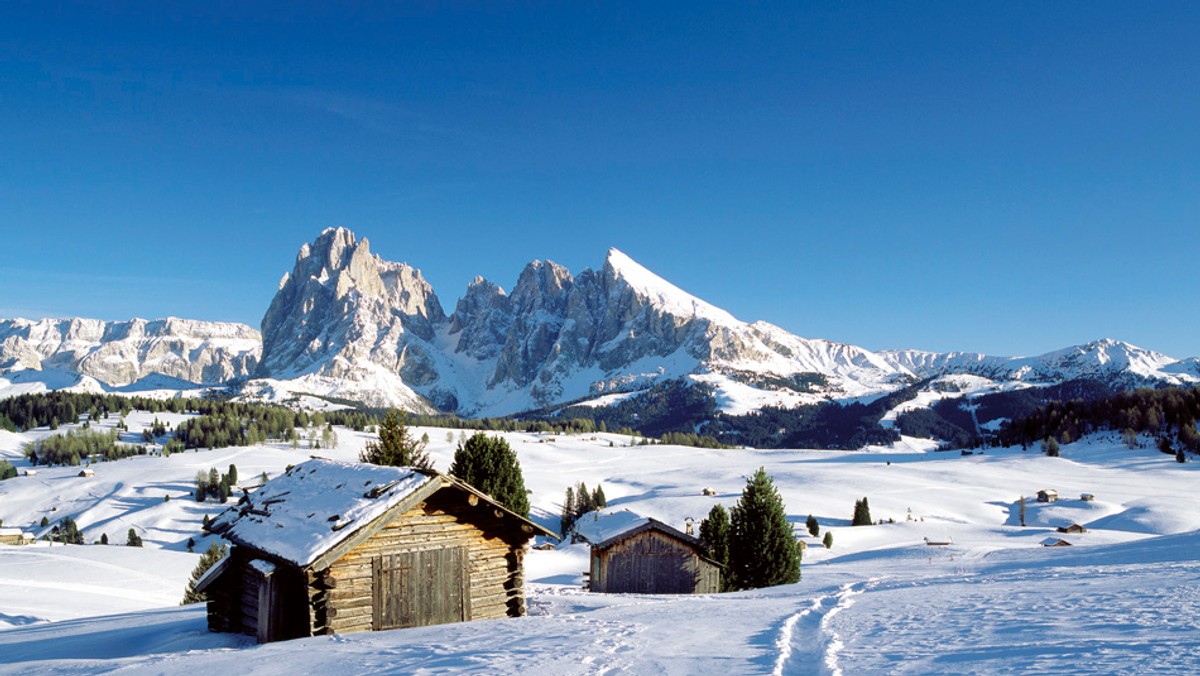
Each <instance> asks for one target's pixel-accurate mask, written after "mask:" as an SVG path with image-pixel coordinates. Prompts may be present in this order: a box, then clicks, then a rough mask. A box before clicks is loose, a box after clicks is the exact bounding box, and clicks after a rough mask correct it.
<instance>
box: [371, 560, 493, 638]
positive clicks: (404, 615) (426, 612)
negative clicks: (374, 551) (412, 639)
mask: <svg viewBox="0 0 1200 676" xmlns="http://www.w3.org/2000/svg"><path fill="white" fill-rule="evenodd" d="M372 573H373V575H372V577H373V585H372V599H371V607H372V614H373V622H372V626H373V628H374V629H376V630H379V629H399V628H402V627H423V626H426V625H430V624H445V623H447V622H461V621H463V620H466V619H469V618H470V616H471V597H470V573H469V572H468V570H467V553H466V548H464V547H446V548H443V549H427V550H423V551H417V552H397V553H395V554H384V555H383V556H380V557H377V558H376V559H375V560H374V561H373V570H372Z"/></svg>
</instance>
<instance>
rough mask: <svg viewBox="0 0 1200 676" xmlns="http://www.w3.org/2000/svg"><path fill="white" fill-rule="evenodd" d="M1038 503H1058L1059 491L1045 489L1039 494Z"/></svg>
mask: <svg viewBox="0 0 1200 676" xmlns="http://www.w3.org/2000/svg"><path fill="white" fill-rule="evenodd" d="M1037 501H1038V502H1058V491H1056V490H1054V489H1053V488H1043V489H1042V490H1040V491H1038V492H1037Z"/></svg>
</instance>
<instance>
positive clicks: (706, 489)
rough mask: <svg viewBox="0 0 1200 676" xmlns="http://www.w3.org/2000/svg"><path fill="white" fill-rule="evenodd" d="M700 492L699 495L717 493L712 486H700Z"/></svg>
mask: <svg viewBox="0 0 1200 676" xmlns="http://www.w3.org/2000/svg"><path fill="white" fill-rule="evenodd" d="M700 494H701V495H707V496H712V495H716V494H717V491H716V490H714V489H712V488H708V487H705V488H701V489H700Z"/></svg>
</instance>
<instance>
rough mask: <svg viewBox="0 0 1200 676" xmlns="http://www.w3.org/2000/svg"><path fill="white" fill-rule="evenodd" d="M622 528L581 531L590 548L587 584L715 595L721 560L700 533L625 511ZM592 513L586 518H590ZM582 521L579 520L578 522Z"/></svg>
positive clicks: (610, 588) (611, 589) (615, 591)
mask: <svg viewBox="0 0 1200 676" xmlns="http://www.w3.org/2000/svg"><path fill="white" fill-rule="evenodd" d="M624 514H625V515H629V516H631V517H632V518H629V519H625V520H624V523H623V524H621V525H624V526H625V527H624V528H620V529H619V530H616V531H615V532H614V531H613V530H612V529H610V530H608V531H607V532H605V531H604V530H603V529H593V530H592V532H591V533H588V532H587V531H586V530H584V532H583V537H584V539H586V540H588V542H589V543H590V544H591V547H592V556H591V570H590V571H589V578H590V581H589V589H590V590H591V591H594V592H604V593H610V594H620V593H634V594H713V593H716V592H719V591H721V565H720V564H718V563H717V562H715V561H713V560H711V559H709V558H708V557H707V556H706V553H707V552H706V551H705V549H704V546H703V545H702V544H701V542H700V541H699V540H697V539H696V538H694V537H692V536H690V535H687V534H685V533H682V532H680V531H678V530H676V529H674V528H672V527H670V526H668V525H667V524H665V523H663V522H661V521H658V520H656V519H651V518H648V517H641V516H636V515H633V514H632V513H631V512H625V513H624ZM587 518H588V517H586V516H585V517H584V519H587ZM577 525H578V524H577ZM585 526H586V524H585Z"/></svg>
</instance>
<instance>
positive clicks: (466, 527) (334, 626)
mask: <svg viewBox="0 0 1200 676" xmlns="http://www.w3.org/2000/svg"><path fill="white" fill-rule="evenodd" d="M209 530H210V531H211V532H214V533H217V534H220V535H221V536H222V537H224V538H225V539H227V540H229V541H230V542H231V543H233V547H232V548H231V550H230V553H229V555H228V556H226V557H225V558H224V559H223V560H222V561H221V562H220V563H218V564H217V565H215V566H213V568H211V569H210V570H209V572H208V573H207V574H206V575H205V576H204V578H203V579H201V580H200V582H199V583H198V585H197V587H198V589H200V590H201V591H205V592H206V593H207V594H208V598H209V601H208V625H209V629H210V630H212V631H228V632H242V633H247V634H251V635H255V636H257V637H258V640H259V642H266V641H275V640H281V639H289V638H298V637H302V636H312V635H318V634H329V633H348V632H355V631H371V630H381V629H397V628H402V627H416V626H425V625H430V624H443V623H446V622H461V621H467V620H477V619H491V618H502V617H515V616H519V615H524V614H525V589H524V587H525V580H524V566H523V560H524V554H525V548H526V546H527V545H528V544H529V542H530V540H532V539H533V537H534V536H535V535H548V536H550V537H555V535H554V534H553V533H551V532H550V531H548V530H546V529H544V528H542V527H540V526H538V525H537V524H535V523H533V522H531V521H529V520H528V519H525V518H523V517H521V516H519V515H517V514H515V513H513V512H511V511H509V510H507V509H505V508H504V507H502V506H501V505H499V504H498V503H496V502H495V501H493V500H492V499H491V498H490V497H488V496H487V495H484V494H483V493H480V492H479V491H477V490H475V489H474V488H472V487H470V486H468V485H467V484H465V483H463V482H461V481H458V480H457V479H454V478H452V477H448V476H445V475H442V474H439V473H437V472H434V471H431V470H428V471H425V470H416V469H412V468H407V467H381V466H378V465H368V464H362V463H346V462H337V461H333V460H323V459H313V460H309V461H307V462H304V463H301V464H299V465H296V466H295V467H293V468H291V469H290V470H288V471H287V472H286V473H284V474H282V475H280V476H278V477H276V478H275V479H272V480H271V481H268V482H267V483H266V484H264V485H263V486H262V487H261V488H260V489H259V490H257V491H255V492H254V493H252V494H248V495H246V496H244V497H243V498H242V499H241V500H240V501H239V502H238V504H237V505H236V506H234V507H232V508H230V509H228V510H226V511H225V512H224V513H222V514H221V515H219V516H218V517H217V518H216V519H214V520H213V522H212V523H211V525H210V526H209Z"/></svg>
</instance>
